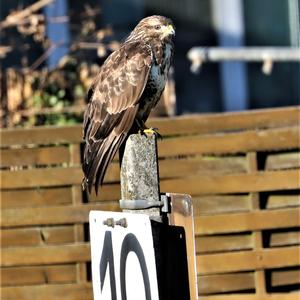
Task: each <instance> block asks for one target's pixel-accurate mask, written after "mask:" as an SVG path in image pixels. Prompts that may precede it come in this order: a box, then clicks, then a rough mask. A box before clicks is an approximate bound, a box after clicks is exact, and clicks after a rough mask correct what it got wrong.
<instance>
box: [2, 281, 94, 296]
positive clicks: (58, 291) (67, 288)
mask: <svg viewBox="0 0 300 300" xmlns="http://www.w3.org/2000/svg"><path fill="white" fill-rule="evenodd" d="M0 291H1V296H2V297H3V299H5V300H16V299H18V300H32V299H34V300H45V299H47V300H54V299H64V300H91V299H93V291H92V286H91V284H90V283H73V284H45V285H36V286H21V287H4V288H1V290H0Z"/></svg>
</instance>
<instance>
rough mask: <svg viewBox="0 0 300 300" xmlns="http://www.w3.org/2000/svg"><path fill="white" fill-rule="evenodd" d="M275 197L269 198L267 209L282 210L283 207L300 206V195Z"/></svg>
mask: <svg viewBox="0 0 300 300" xmlns="http://www.w3.org/2000/svg"><path fill="white" fill-rule="evenodd" d="M297 193H298V195H294V194H292V195H280V194H279V195H274V194H271V195H269V196H268V198H267V204H266V208H269V209H272V208H274V209H275V208H281V207H292V206H300V195H299V192H297Z"/></svg>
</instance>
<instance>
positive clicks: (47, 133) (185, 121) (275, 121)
mask: <svg viewBox="0 0 300 300" xmlns="http://www.w3.org/2000/svg"><path fill="white" fill-rule="evenodd" d="M299 111H300V109H299V107H287V108H279V109H264V110H252V111H247V112H239V113H225V114H224V113H222V114H207V115H203V114H200V115H199V114H195V115H190V116H178V117H174V118H153V119H150V120H149V121H148V123H147V125H148V126H150V127H155V128H159V129H160V133H161V134H162V135H183V134H203V133H214V132H222V131H223V132H226V131H237V130H249V129H258V128H275V127H286V126H294V125H298V122H299ZM25 132H26V134H24V133H25ZM0 136H1V140H2V147H4V146H11V145H27V144H53V143H80V142H81V141H82V126H81V125H76V126H64V127H57V126H51V127H35V128H31V129H18V128H13V129H1V130H0Z"/></svg>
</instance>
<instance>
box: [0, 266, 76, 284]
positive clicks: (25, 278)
mask: <svg viewBox="0 0 300 300" xmlns="http://www.w3.org/2000/svg"><path fill="white" fill-rule="evenodd" d="M0 272H1V285H2V286H19V285H35V284H43V283H48V284H51V283H70V282H76V265H75V264H73V265H58V266H30V267H9V268H1V269H0Z"/></svg>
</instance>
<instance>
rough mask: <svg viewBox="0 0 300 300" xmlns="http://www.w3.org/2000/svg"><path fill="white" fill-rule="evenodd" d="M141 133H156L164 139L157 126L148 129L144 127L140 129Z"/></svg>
mask: <svg viewBox="0 0 300 300" xmlns="http://www.w3.org/2000/svg"><path fill="white" fill-rule="evenodd" d="M140 133H141V134H145V135H147V134H149V135H152V134H154V135H156V137H157V138H159V139H161V140H162V136H161V135H160V134H159V133H158V129H157V128H146V129H143V130H140Z"/></svg>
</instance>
